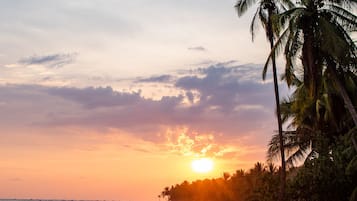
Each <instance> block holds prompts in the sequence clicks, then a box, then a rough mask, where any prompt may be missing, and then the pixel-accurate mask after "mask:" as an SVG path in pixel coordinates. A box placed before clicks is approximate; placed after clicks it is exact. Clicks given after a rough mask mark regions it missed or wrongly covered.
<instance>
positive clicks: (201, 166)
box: [191, 158, 214, 173]
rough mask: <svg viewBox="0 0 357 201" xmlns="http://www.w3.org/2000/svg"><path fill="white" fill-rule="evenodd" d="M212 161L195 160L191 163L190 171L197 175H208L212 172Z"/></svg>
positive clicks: (207, 159) (204, 159)
mask: <svg viewBox="0 0 357 201" xmlns="http://www.w3.org/2000/svg"><path fill="white" fill-rule="evenodd" d="M213 166H214V164H213V160H212V159H209V158H200V159H195V160H193V161H192V163H191V167H192V170H193V171H194V172H197V173H208V172H211V171H212V170H213Z"/></svg>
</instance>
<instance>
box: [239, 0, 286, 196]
mask: <svg viewBox="0 0 357 201" xmlns="http://www.w3.org/2000/svg"><path fill="white" fill-rule="evenodd" d="M255 3H256V0H238V2H237V4H236V5H235V8H236V10H237V13H238V16H239V17H240V16H242V15H243V14H244V13H245V12H246V11H247V9H248V7H250V6H252V5H253V4H255ZM292 6H293V4H292V3H291V2H290V1H288V0H282V1H275V0H260V1H259V5H258V8H257V10H256V12H255V14H254V17H253V20H252V22H251V25H250V32H251V35H252V40H254V35H255V28H256V24H257V23H258V22H259V21H260V22H261V24H262V26H263V28H264V29H265V34H266V37H267V39H268V40H269V43H270V48H273V47H274V39H275V38H276V35H275V33H276V31H275V30H274V29H273V21H272V17H273V15H276V14H278V13H279V12H282V11H283V10H286V7H292ZM271 60H272V62H271V63H272V70H273V79H274V91H275V103H276V116H277V121H278V132H279V140H280V141H279V142H280V148H281V150H280V153H281V175H280V178H281V189H280V190H281V192H280V199H279V200H280V201H282V200H284V199H285V183H286V165H285V153H284V146H283V145H284V142H283V129H282V121H281V112H280V96H279V86H278V79H277V70H276V62H275V55H274V54H273V55H272V57H271Z"/></svg>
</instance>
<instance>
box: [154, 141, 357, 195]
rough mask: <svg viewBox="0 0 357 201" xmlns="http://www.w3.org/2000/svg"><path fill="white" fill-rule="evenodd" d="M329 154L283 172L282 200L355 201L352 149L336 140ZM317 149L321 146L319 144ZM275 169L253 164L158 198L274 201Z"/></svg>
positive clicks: (355, 170) (184, 185)
mask: <svg viewBox="0 0 357 201" xmlns="http://www.w3.org/2000/svg"><path fill="white" fill-rule="evenodd" d="M335 142H336V143H335V144H334V145H333V147H332V150H333V152H330V153H328V154H327V155H325V156H321V155H320V156H319V157H312V158H309V159H307V160H306V161H305V163H304V165H302V166H300V167H295V168H293V167H292V168H290V169H289V170H288V172H287V186H286V196H285V199H286V200H291V201H321V200H323V201H348V200H351V201H355V200H356V197H354V196H356V195H353V191H354V188H355V187H356V186H357V166H356V161H354V162H353V161H352V158H353V151H354V150H353V147H351V146H349V145H348V144H349V140H348V139H347V138H346V136H344V137H341V138H339V139H336V141H335ZM319 146H325V145H323V144H321V145H319ZM279 181H280V174H279V169H278V168H277V167H275V166H274V165H273V164H268V165H264V164H262V163H259V162H258V163H256V164H255V165H254V167H253V168H252V169H250V170H248V171H244V170H238V171H236V172H235V173H234V174H228V173H224V174H223V176H222V177H221V178H215V179H206V180H198V181H193V182H187V181H184V182H183V183H181V184H176V185H174V186H171V187H166V188H165V189H164V191H162V193H161V194H160V195H159V197H160V198H162V199H165V200H169V201H276V200H278V195H279Z"/></svg>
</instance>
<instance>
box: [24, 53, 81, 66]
mask: <svg viewBox="0 0 357 201" xmlns="http://www.w3.org/2000/svg"><path fill="white" fill-rule="evenodd" d="M76 56H77V54H76V53H70V54H50V55H42V56H32V57H27V58H23V59H21V60H20V61H19V63H21V64H25V65H43V66H46V67H49V68H60V67H63V66H64V65H67V64H71V63H73V62H74V60H75V58H76Z"/></svg>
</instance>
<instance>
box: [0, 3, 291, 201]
mask: <svg viewBox="0 0 357 201" xmlns="http://www.w3.org/2000/svg"><path fill="white" fill-rule="evenodd" d="M234 3H235V0H219V1H217V0H179V1H178V0H105V1H103V0H61V1H48V0H1V1H0V7H1V12H0V19H1V23H0V33H1V37H0V130H1V132H0V198H40V199H45V198H46V199H101V200H103V199H110V200H123V201H144V200H145V201H154V200H158V198H157V195H158V194H159V193H160V192H161V191H162V190H163V188H164V187H166V186H171V185H173V184H176V183H181V182H182V181H184V180H188V181H192V180H195V179H203V178H212V177H219V176H221V175H222V174H223V172H234V171H235V170H237V169H242V168H243V169H246V168H249V167H251V166H252V165H253V164H254V163H255V162H257V161H263V162H264V161H265V155H266V145H267V143H268V140H269V138H270V136H271V134H272V133H273V132H274V130H276V126H275V124H276V123H275V119H274V96H273V86H272V82H271V76H269V77H268V79H267V80H266V81H264V82H263V81H262V79H261V70H262V65H263V64H264V62H265V58H266V56H267V52H268V45H267V44H266V40H265V38H264V33H263V31H262V30H261V31H260V34H258V35H257V38H256V39H255V43H252V42H251V36H250V33H249V25H250V21H251V17H252V15H251V14H252V13H253V10H250V13H251V14H249V13H248V14H247V15H246V16H244V17H242V18H240V19H238V17H237V14H236V13H235V10H234V7H233V6H234ZM281 88H282V93H283V94H286V93H287V89H286V88H285V87H284V86H283V85H281ZM202 157H207V158H212V160H213V161H214V169H213V171H212V172H209V173H204V174H203V173H196V172H194V171H193V170H192V168H191V162H192V161H193V160H194V159H199V158H202Z"/></svg>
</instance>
